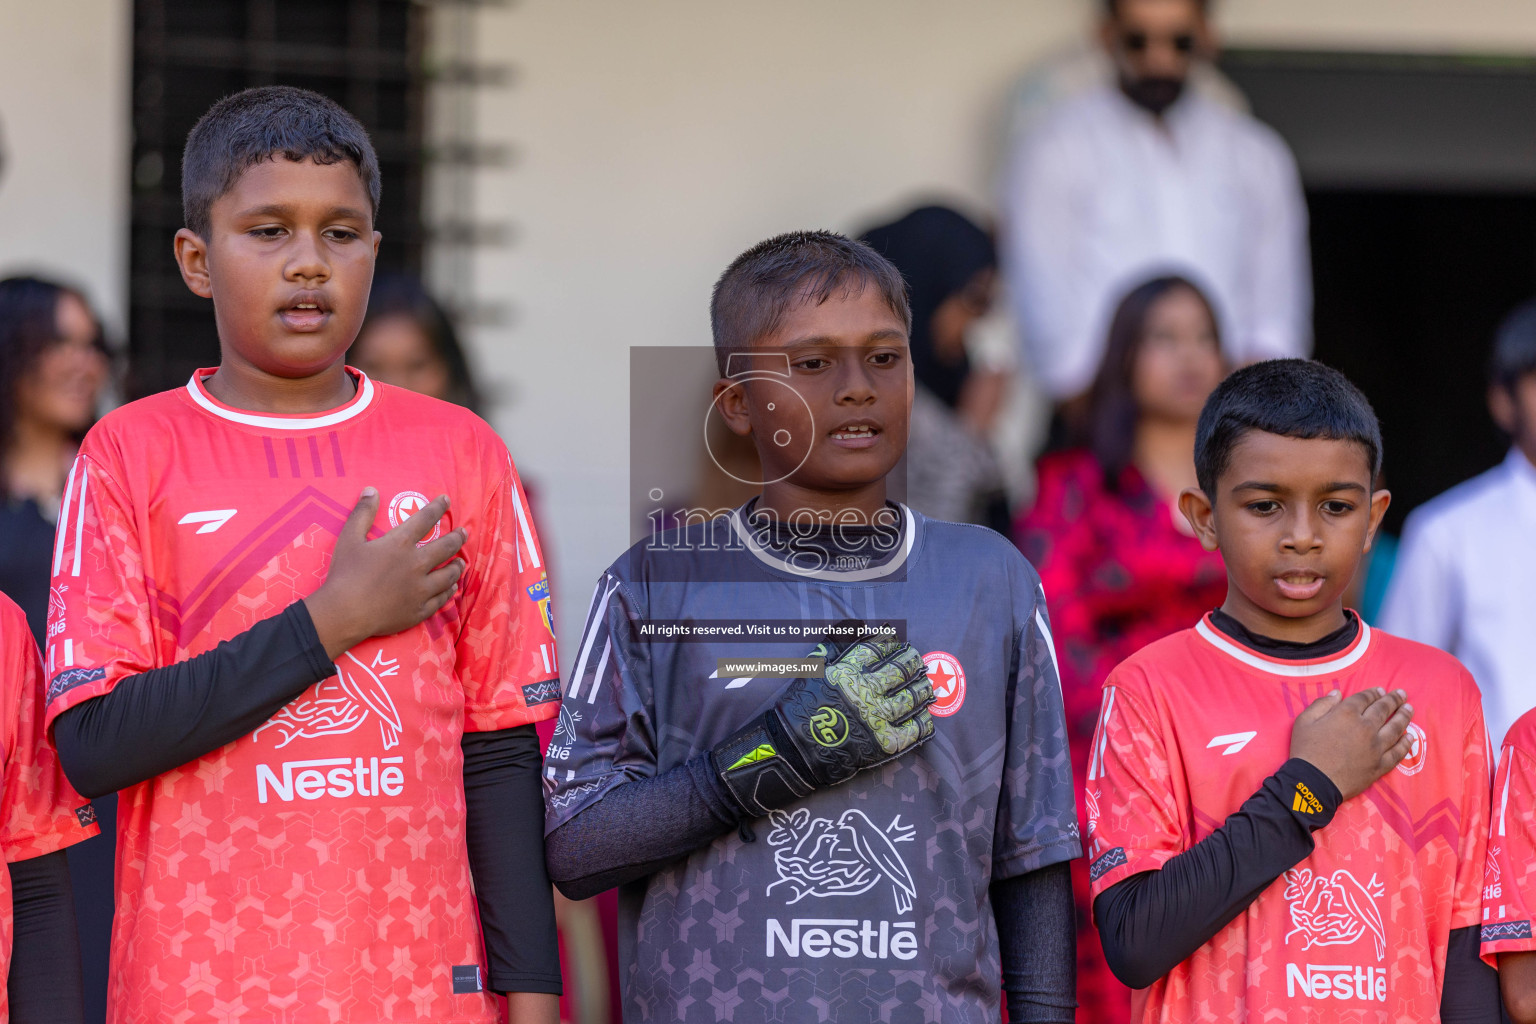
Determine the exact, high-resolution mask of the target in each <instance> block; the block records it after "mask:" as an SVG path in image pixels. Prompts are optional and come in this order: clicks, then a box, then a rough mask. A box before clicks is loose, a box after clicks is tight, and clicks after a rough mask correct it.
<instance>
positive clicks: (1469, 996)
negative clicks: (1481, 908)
mask: <svg viewBox="0 0 1536 1024" xmlns="http://www.w3.org/2000/svg"><path fill="white" fill-rule="evenodd" d="M1481 931H1482V929H1481V928H1479V927H1477V926H1475V925H1474V926H1473V927H1471V928H1455V929H1452V931H1451V937H1450V943H1449V945H1448V946H1447V947H1446V950H1445V987H1444V988H1442V989H1441V990H1440V1021H1441V1024H1498V1021H1499V1006H1500V1003H1499V972H1498V971H1495V970H1494V969H1493V968H1492V967H1489V966H1488V965H1487V964H1485V963H1483V959H1482V957H1481V956H1479V955H1478V952H1479V951H1478V942H1479V939H1480V938H1481V935H1480V933H1481Z"/></svg>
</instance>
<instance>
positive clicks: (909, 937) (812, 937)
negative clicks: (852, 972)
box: [768, 917, 917, 960]
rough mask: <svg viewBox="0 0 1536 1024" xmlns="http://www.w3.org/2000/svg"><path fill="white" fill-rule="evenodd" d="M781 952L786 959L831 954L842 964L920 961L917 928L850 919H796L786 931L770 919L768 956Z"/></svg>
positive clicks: (888, 922)
mask: <svg viewBox="0 0 1536 1024" xmlns="http://www.w3.org/2000/svg"><path fill="white" fill-rule="evenodd" d="M780 950H782V951H783V952H784V954H785V955H786V956H795V957H798V956H808V957H811V958H812V959H815V960H819V959H821V958H822V957H824V956H826V955H828V954H831V955H832V956H835V957H837V958H838V959H840V960H851V959H853V958H854V957H862V958H864V959H866V960H888V959H890V958H891V957H895V958H896V959H897V960H914V959H916V958H917V925H916V924H914V923H913V922H911V921H894V922H892V921H881V922H879V926H878V927H877V926H876V923H875V922H874V921H855V920H852V919H851V918H827V917H797V918H793V919H792V920H791V921H790V922H789V929H788V930H785V928H784V926H783V925H781V924H780V923H779V922H778V921H777V920H775V919H774V918H771V917H770V918H769V919H768V955H769V956H776V955H777V954H778V951H780Z"/></svg>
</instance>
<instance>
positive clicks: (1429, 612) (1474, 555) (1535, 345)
mask: <svg viewBox="0 0 1536 1024" xmlns="http://www.w3.org/2000/svg"><path fill="white" fill-rule="evenodd" d="M1488 410H1489V412H1490V413H1492V415H1493V420H1494V422H1495V423H1497V424H1498V425H1499V429H1501V430H1503V431H1504V433H1506V434H1508V435H1509V436H1510V439H1511V440H1512V441H1513V442H1514V443H1513V446H1512V447H1511V448H1510V451H1509V456H1508V457H1507V458H1505V460H1504V461H1503V462H1502V463H1500V464H1499V465H1497V466H1495V467H1494V468H1493V469H1490V470H1488V472H1486V473H1483V474H1481V475H1480V476H1476V477H1473V478H1472V479H1471V480H1468V481H1467V482H1466V483H1463V484H1459V485H1458V486H1456V487H1453V488H1451V489H1450V490H1449V491H1446V492H1445V493H1444V494H1442V495H1440V496H1439V497H1437V498H1435V499H1434V500H1433V501H1428V502H1425V503H1424V504H1423V505H1421V506H1420V507H1418V508H1416V509H1414V511H1413V513H1412V514H1411V515H1409V516H1408V522H1407V524H1406V526H1405V528H1404V530H1403V543H1402V546H1401V547H1400V548H1399V549H1398V556H1397V563H1396V565H1395V566H1394V567H1393V570H1392V581H1391V583H1390V584H1389V586H1388V589H1387V597H1386V601H1385V603H1383V605H1382V608H1381V615H1380V616H1379V617H1378V618H1379V625H1380V626H1381V628H1382V629H1385V630H1386V631H1387V632H1389V633H1396V634H1398V635H1399V636H1405V637H1408V638H1409V639H1412V640H1418V641H1421V642H1423V643H1427V644H1433V645H1434V646H1436V647H1439V648H1442V649H1444V650H1446V651H1449V652H1450V653H1452V654H1454V655H1456V657H1457V658H1459V659H1460V660H1461V663H1462V664H1464V665H1466V666H1467V669H1468V671H1470V672H1471V673H1472V677H1473V678H1474V679H1476V680H1477V685H1478V686H1479V687H1480V688H1481V689H1482V691H1483V709H1484V714H1485V716H1486V717H1487V719H1488V731H1489V733H1490V735H1491V736H1492V737H1493V742H1494V744H1495V746H1498V745H1501V744H1502V743H1503V739H1504V733H1505V732H1506V731H1508V729H1509V727H1510V725H1512V724H1513V723H1514V721H1515V719H1517V718H1519V717H1520V716H1521V715H1522V714H1524V713H1525V712H1526V711H1528V710H1529V709H1530V708H1531V707H1532V706H1533V705H1536V302H1528V303H1526V304H1525V305H1523V306H1521V307H1519V308H1518V309H1516V310H1515V311H1514V312H1513V313H1511V314H1510V315H1509V317H1508V318H1507V319H1506V320H1505V321H1504V323H1503V324H1502V325H1500V327H1499V331H1498V334H1497V335H1496V336H1495V338H1494V343H1493V356H1492V359H1491V360H1490V362H1489V384H1488Z"/></svg>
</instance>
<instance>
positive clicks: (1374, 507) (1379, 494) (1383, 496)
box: [1363, 490, 1392, 551]
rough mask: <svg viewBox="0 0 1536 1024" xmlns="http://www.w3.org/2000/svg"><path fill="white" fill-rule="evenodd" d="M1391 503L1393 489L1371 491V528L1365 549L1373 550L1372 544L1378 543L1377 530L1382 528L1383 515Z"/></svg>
mask: <svg viewBox="0 0 1536 1024" xmlns="http://www.w3.org/2000/svg"><path fill="white" fill-rule="evenodd" d="M1390 504H1392V492H1391V491H1387V490H1381V491H1373V492H1372V493H1371V528H1370V529H1369V530H1368V531H1366V534H1365V547H1364V549H1363V550H1365V551H1369V550H1371V545H1373V544H1375V543H1376V531H1377V530H1379V529H1381V520H1382V517H1383V516H1385V515H1386V514H1387V506H1388V505H1390Z"/></svg>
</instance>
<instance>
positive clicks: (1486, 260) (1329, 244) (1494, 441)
mask: <svg viewBox="0 0 1536 1024" xmlns="http://www.w3.org/2000/svg"><path fill="white" fill-rule="evenodd" d="M1307 201H1308V205H1309V207H1310V209H1311V215H1312V266H1313V277H1314V287H1315V293H1314V301H1315V310H1316V317H1315V323H1316V330H1317V336H1316V337H1317V347H1316V354H1317V358H1318V359H1320V360H1322V361H1323V362H1325V363H1328V364H1329V365H1331V366H1336V367H1338V368H1339V369H1340V370H1343V371H1344V372H1345V373H1346V374H1348V375H1349V377H1350V379H1351V380H1353V381H1354V382H1355V383H1356V384H1358V385H1359V386H1360V387H1361V389H1362V390H1364V391H1365V393H1366V394H1367V395H1369V396H1370V399H1371V402H1372V404H1373V405H1374V406H1375V407H1376V413H1377V415H1378V416H1379V417H1380V418H1381V425H1382V431H1383V435H1384V440H1385V442H1386V451H1387V457H1386V463H1385V470H1386V477H1387V486H1388V487H1390V488H1391V490H1392V493H1393V503H1392V509H1391V512H1390V513H1389V515H1388V519H1387V529H1388V530H1389V531H1390V532H1392V533H1397V532H1399V530H1400V528H1401V525H1402V518H1403V516H1404V515H1405V514H1406V513H1407V511H1408V510H1409V509H1411V508H1412V507H1414V506H1416V505H1418V504H1420V503H1422V502H1424V501H1427V500H1428V499H1430V498H1432V497H1434V496H1435V495H1436V494H1439V493H1440V492H1441V491H1443V490H1445V489H1446V488H1448V487H1451V486H1453V485H1454V484H1457V483H1459V482H1461V481H1462V480H1465V479H1467V478H1468V477H1470V476H1473V475H1475V474H1477V473H1481V472H1482V471H1483V470H1485V469H1487V468H1488V467H1490V466H1492V465H1493V464H1494V463H1496V462H1498V461H1499V460H1500V459H1501V458H1503V456H1504V453H1505V451H1506V450H1507V448H1508V445H1507V442H1506V441H1505V440H1504V438H1503V437H1502V435H1500V434H1499V432H1498V431H1497V430H1496V429H1495V427H1494V426H1493V423H1492V421H1491V420H1490V419H1489V418H1488V414H1487V411H1486V404H1485V399H1484V393H1485V377H1484V366H1485V364H1486V360H1487V354H1488V349H1489V344H1490V340H1491V339H1492V336H1493V331H1494V328H1495V327H1496V326H1497V324H1498V322H1499V320H1500V319H1501V318H1502V317H1503V316H1504V314H1505V313H1506V312H1507V311H1508V310H1509V309H1510V308H1511V307H1512V306H1514V305H1515V304H1516V303H1519V302H1521V301H1523V300H1524V299H1527V298H1530V297H1531V296H1532V295H1536V196H1533V195H1436V194H1433V193H1412V192H1368V191H1347V190H1331V189H1330V190H1314V191H1309V192H1308V195H1307Z"/></svg>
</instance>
